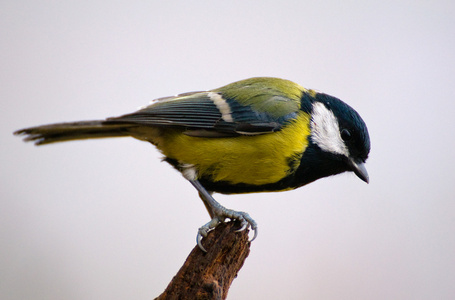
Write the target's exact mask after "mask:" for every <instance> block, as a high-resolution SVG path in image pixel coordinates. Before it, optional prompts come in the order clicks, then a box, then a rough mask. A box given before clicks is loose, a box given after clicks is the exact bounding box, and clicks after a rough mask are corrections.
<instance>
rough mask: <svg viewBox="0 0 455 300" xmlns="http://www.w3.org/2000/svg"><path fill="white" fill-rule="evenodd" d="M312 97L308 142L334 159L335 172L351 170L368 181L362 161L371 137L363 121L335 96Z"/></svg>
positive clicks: (320, 95)
mask: <svg viewBox="0 0 455 300" xmlns="http://www.w3.org/2000/svg"><path fill="white" fill-rule="evenodd" d="M312 100H313V101H312V111H311V143H312V144H313V145H315V146H316V147H317V148H319V149H320V150H321V153H322V154H325V155H326V157H327V158H330V160H333V161H334V163H335V162H336V164H337V171H336V173H340V172H343V171H352V172H354V173H355V174H356V175H357V176H358V177H359V178H360V179H362V180H363V181H365V182H368V180H369V178H368V173H367V171H366V169H365V166H364V163H365V161H366V160H367V158H368V154H369V152H370V137H369V135H368V129H367V127H366V125H365V122H364V121H363V120H362V118H361V117H360V115H359V114H358V113H357V112H356V111H355V110H354V109H353V108H351V107H350V106H349V105H347V104H346V103H344V102H343V101H341V100H339V99H337V98H335V97H332V96H329V95H326V94H322V93H316V94H315V95H314V96H313V99H312ZM336 173H335V174H336ZM328 175H332V174H328Z"/></svg>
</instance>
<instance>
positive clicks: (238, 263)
mask: <svg viewBox="0 0 455 300" xmlns="http://www.w3.org/2000/svg"><path fill="white" fill-rule="evenodd" d="M239 228H240V224H239V223H238V222H228V223H224V224H220V225H219V226H218V227H216V229H215V230H213V231H211V232H210V233H209V235H208V237H207V238H204V239H203V240H202V244H203V245H204V248H205V249H206V250H207V253H204V252H203V251H202V250H201V249H199V247H198V246H196V247H194V249H193V251H191V253H190V255H189V256H188V258H187V259H186V261H185V263H184V264H183V266H182V267H181V269H180V270H179V271H178V273H177V275H175V276H174V278H173V279H172V281H171V282H170V283H169V285H168V287H167V288H166V290H165V291H164V292H163V293H162V294H161V295H160V296H158V297H157V298H155V300H170V299H172V300H174V299H182V300H183V299H191V300H193V299H217V300H218V299H226V297H227V293H228V290H229V287H230V285H231V283H232V281H233V280H234V278H235V277H236V276H237V273H238V272H239V270H240V269H241V268H242V266H243V263H244V261H245V259H246V258H247V256H248V254H249V252H250V242H249V241H248V230H244V231H242V232H235V231H236V230H238V229H239Z"/></svg>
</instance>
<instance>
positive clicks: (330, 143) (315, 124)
mask: <svg viewBox="0 0 455 300" xmlns="http://www.w3.org/2000/svg"><path fill="white" fill-rule="evenodd" d="M311 139H312V141H313V142H314V143H315V144H316V145H318V146H319V148H321V149H322V150H324V151H327V152H332V153H335V154H342V155H345V156H349V149H348V148H347V147H346V144H345V143H344V141H343V139H342V138H341V135H340V126H339V124H338V120H337V118H336V117H335V115H334V114H333V112H332V111H331V110H329V109H328V108H327V107H325V105H324V104H322V103H320V102H316V103H314V104H313V113H312V116H311Z"/></svg>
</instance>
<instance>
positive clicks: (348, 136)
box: [341, 129, 351, 142]
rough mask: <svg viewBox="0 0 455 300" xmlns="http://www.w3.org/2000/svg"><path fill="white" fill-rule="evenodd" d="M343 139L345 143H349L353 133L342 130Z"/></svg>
mask: <svg viewBox="0 0 455 300" xmlns="http://www.w3.org/2000/svg"><path fill="white" fill-rule="evenodd" d="M341 138H342V139H343V141H345V142H346V141H349V140H350V139H351V132H350V131H349V130H347V129H342V130H341Z"/></svg>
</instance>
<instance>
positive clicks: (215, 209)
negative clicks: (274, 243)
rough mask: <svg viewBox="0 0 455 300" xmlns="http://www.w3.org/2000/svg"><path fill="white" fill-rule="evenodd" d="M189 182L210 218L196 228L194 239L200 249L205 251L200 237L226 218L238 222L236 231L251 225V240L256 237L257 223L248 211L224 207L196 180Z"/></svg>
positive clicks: (204, 235)
mask: <svg viewBox="0 0 455 300" xmlns="http://www.w3.org/2000/svg"><path fill="white" fill-rule="evenodd" d="M190 182H191V184H192V185H193V186H194V187H195V188H196V189H197V190H198V192H199V197H201V199H202V201H203V202H204V205H205V207H206V208H207V211H208V212H209V215H210V217H211V218H212V219H211V220H210V221H209V222H208V223H207V224H205V225H203V226H202V227H201V228H199V230H198V234H197V237H196V241H197V244H198V246H199V248H201V250H202V251H204V252H207V251H206V250H205V249H204V247H203V246H202V243H201V241H202V238H203V237H206V236H207V233H208V232H209V231H210V230H212V229H214V228H215V227H216V226H217V225H218V224H220V223H221V222H224V220H225V219H226V218H229V219H231V220H237V221H239V222H240V224H241V225H242V227H241V228H240V229H239V230H237V231H242V230H245V229H247V228H248V227H249V226H251V229H253V230H254V236H253V238H252V239H251V241H253V240H254V239H255V238H256V236H257V234H258V228H257V223H256V221H254V220H253V219H252V218H251V217H250V215H249V214H248V213H246V212H243V211H235V210H232V209H228V208H225V207H224V206H222V205H221V204H219V203H218V202H217V201H216V200H215V199H214V198H213V197H212V195H211V193H209V192H208V191H207V190H206V189H205V188H204V187H203V186H202V184H201V183H200V182H199V181H198V180H190Z"/></svg>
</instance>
